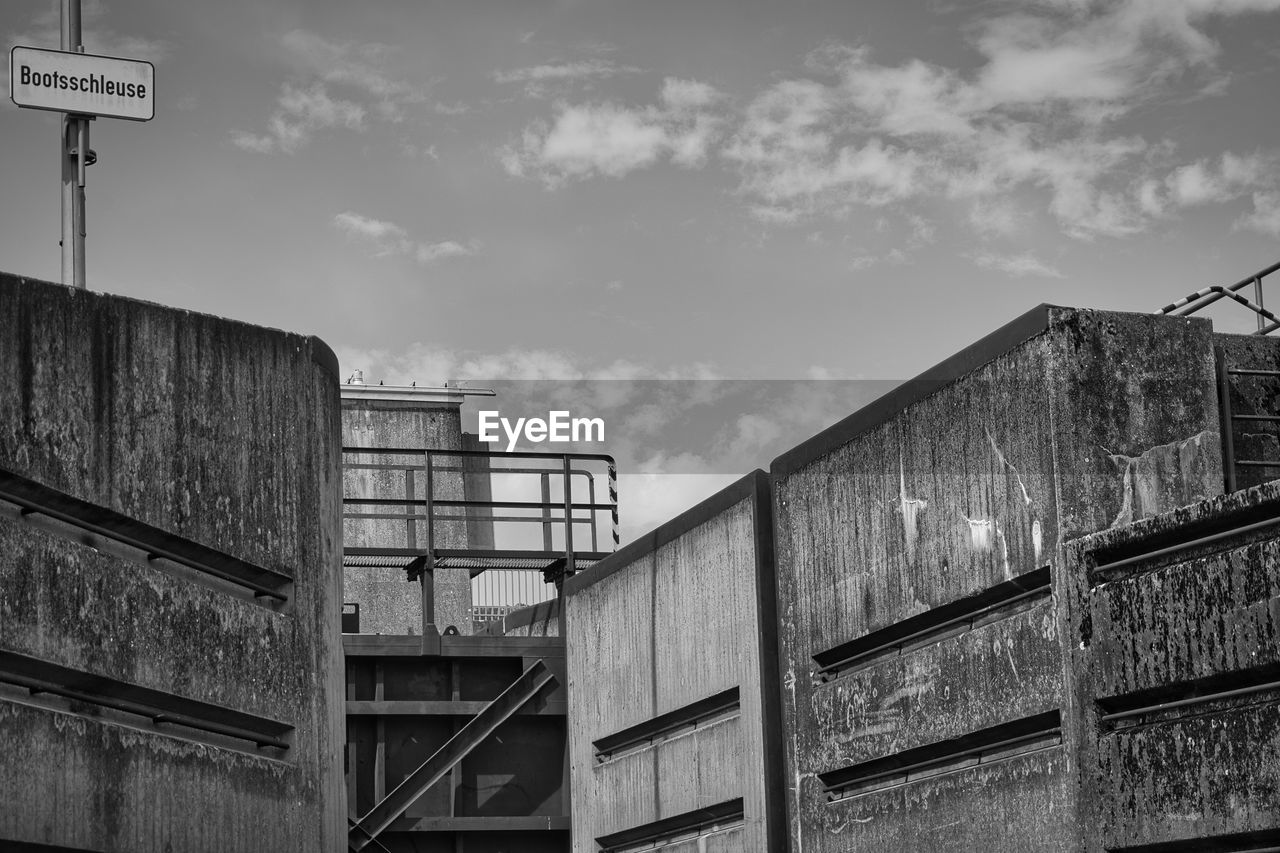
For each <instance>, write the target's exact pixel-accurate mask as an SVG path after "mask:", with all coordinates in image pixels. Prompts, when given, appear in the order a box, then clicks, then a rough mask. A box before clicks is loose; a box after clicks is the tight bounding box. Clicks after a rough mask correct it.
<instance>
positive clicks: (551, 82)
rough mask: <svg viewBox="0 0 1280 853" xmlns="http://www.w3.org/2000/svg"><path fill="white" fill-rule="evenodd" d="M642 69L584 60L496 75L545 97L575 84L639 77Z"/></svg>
mask: <svg viewBox="0 0 1280 853" xmlns="http://www.w3.org/2000/svg"><path fill="white" fill-rule="evenodd" d="M641 70H642V69H639V68H634V67H632V66H629V65H616V64H614V63H613V62H610V61H608V60H604V59H583V60H578V61H576V62H550V63H546V64H543V65H529V66H526V67H523V68H511V69H506V70H502V69H499V70H497V71H494V72H493V75H492V76H493V79H494V82H496V83H500V84H503V85H509V84H513V83H518V84H521V85H523V86H524V93H525V95H526V96H527V97H530V98H545V97H547V96H548V94H551V93H555V92H567V91H568V87H570V86H572V85H573V84H580V83H590V82H592V81H595V80H607V79H608V78H610V77H616V76H618V75H620V74H637V73H639V72H640V71H641Z"/></svg>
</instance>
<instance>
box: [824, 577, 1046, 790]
mask: <svg viewBox="0 0 1280 853" xmlns="http://www.w3.org/2000/svg"><path fill="white" fill-rule="evenodd" d="M1015 656H1016V657H1015ZM1061 688H1062V655H1061V653H1060V651H1059V648H1058V629H1057V623H1056V621H1055V619H1054V615H1053V610H1052V608H1051V607H1050V605H1049V603H1048V602H1044V603H1042V604H1039V605H1037V606H1036V607H1034V608H1032V609H1030V610H1026V611H1024V612H1022V613H1019V614H1017V615H1014V616H1011V617H1009V618H1008V619H1005V620H1002V621H1000V622H995V623H992V624H990V625H984V626H982V627H980V628H977V629H975V630H972V631H968V632H966V633H964V634H961V635H960V636H957V637H951V638H948V639H946V640H942V641H940V642H938V643H936V644H934V645H930V646H925V647H924V648H920V649H917V650H915V651H911V652H907V653H905V654H903V655H901V656H895V657H891V658H888V659H885V660H882V661H881V662H879V663H877V664H875V665H873V666H871V667H869V668H867V669H861V670H857V671H854V672H851V673H849V674H847V675H842V676H840V677H839V678H836V679H833V680H832V681H829V682H827V683H825V684H819V685H817V686H815V687H814V689H813V695H812V698H811V700H810V711H811V713H812V719H813V723H814V725H813V728H811V729H808V730H807V731H805V732H803V733H802V737H801V740H800V741H799V742H800V748H801V750H802V751H803V752H804V753H805V754H806V755H808V756H810V757H811V759H810V760H811V761H812V762H813V764H812V766H813V767H814V770H815V771H816V772H819V773H825V772H828V771H831V770H838V769H840V768H841V767H846V766H848V765H851V764H858V763H861V762H864V761H870V760H872V759H874V758H879V757H881V756H884V755H891V754H893V753H896V752H903V751H905V750H908V749H914V748H916V747H920V746H925V745H926V744H930V743H936V742H938V741H943V740H949V739H951V738H954V737H959V736H960V735H963V734H966V733H968V732H971V731H974V730H977V729H985V728H989V727H991V726H994V725H996V724H998V723H1001V722H1004V721H1006V720H1010V719H1019V718H1021V717H1031V716H1034V715H1036V714H1039V713H1041V712H1043V711H1052V710H1053V709H1055V708H1057V707H1059V706H1060V705H1061V704H1062V695H1061V693H1062V690H1061Z"/></svg>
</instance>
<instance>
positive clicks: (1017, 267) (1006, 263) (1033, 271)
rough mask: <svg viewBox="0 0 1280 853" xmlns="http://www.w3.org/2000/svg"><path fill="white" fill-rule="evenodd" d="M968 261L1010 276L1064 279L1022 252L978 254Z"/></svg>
mask: <svg viewBox="0 0 1280 853" xmlns="http://www.w3.org/2000/svg"><path fill="white" fill-rule="evenodd" d="M969 257H970V259H971V260H972V261H973V262H974V263H975V264H977V265H978V266H980V267H982V268H984V269H989V270H999V271H1000V272H1003V273H1007V274H1008V275H1011V276H1017V277H1023V276H1029V275H1038V276H1043V277H1045V278H1064V277H1065V276H1063V274H1062V273H1061V272H1059V271H1058V270H1056V269H1054V268H1053V267H1051V266H1049V265H1048V264H1045V263H1044V262H1042V261H1040V260H1039V259H1038V258H1036V257H1035V256H1034V255H1033V254H1031V253H1030V252H1023V253H1022V254H1018V255H1002V254H995V253H992V252H980V253H978V254H974V255H970V256H969Z"/></svg>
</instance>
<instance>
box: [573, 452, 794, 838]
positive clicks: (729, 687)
mask: <svg viewBox="0 0 1280 853" xmlns="http://www.w3.org/2000/svg"><path fill="white" fill-rule="evenodd" d="M771 530H772V528H771V523H770V520H769V517H768V499H767V484H766V480H765V477H764V475H763V473H762V472H756V473H755V474H753V475H749V476H748V477H746V478H744V479H743V480H741V481H739V482H738V483H737V484H735V485H734V486H731V487H730V488H729V489H726V490H725V491H724V492H722V493H720V494H719V495H716V496H713V497H712V498H710V499H708V500H707V501H706V502H704V503H703V504H700V505H699V506H697V507H695V508H693V509H692V510H690V511H688V512H687V513H685V514H683V515H681V516H679V517H678V518H676V519H674V520H672V521H671V522H668V523H667V524H666V525H664V526H663V527H661V528H659V529H658V530H656V531H654V532H653V533H652V534H650V535H649V536H647V537H645V538H642V539H641V540H638V541H637V542H635V543H633V544H632V545H629V546H627V547H626V548H623V549H622V550H621V551H619V552H618V553H616V554H614V555H612V556H610V557H608V558H606V559H605V560H603V561H602V562H600V563H599V564H597V565H596V566H594V567H593V568H591V569H589V570H588V571H586V572H583V573H581V574H579V575H577V576H575V577H573V578H571V579H569V580H568V581H566V583H565V587H564V592H565V605H564V606H565V626H566V628H565V630H566V632H567V633H566V646H567V649H568V664H569V751H570V774H571V781H572V787H573V792H574V808H573V845H574V850H576V851H584V853H585V851H595V850H597V849H601V848H600V847H599V846H598V844H603V845H604V849H615V846H616V845H624V846H625V844H627V843H635V839H640V838H642V837H643V838H647V839H649V840H652V839H653V838H665V837H667V835H670V834H671V832H673V831H674V832H675V833H676V834H677V835H681V834H688V833H689V832H695V833H697V832H701V833H702V834H704V835H706V836H707V840H706V841H705V842H703V843H705V844H708V845H709V846H708V847H707V849H714V850H753V851H755V850H758V851H766V850H767V851H778V850H781V849H783V844H782V836H781V830H782V823H781V819H780V818H781V803H780V793H781V792H780V788H779V787H778V786H777V785H776V784H774V783H776V782H777V781H779V771H780V762H781V756H780V754H779V753H778V747H779V746H780V742H779V738H778V732H777V716H776V714H777V711H776V703H777V693H776V690H775V685H776V671H775V669H774V662H775V660H776V657H775V653H774V647H773V645H772V637H773V632H772V630H771V629H770V628H769V627H766V626H770V625H771V624H772V621H773V617H772V607H773V579H772V574H771V569H772V561H771V560H770V556H769V551H770V547H771V546H770V540H771ZM664 832H665V833H666V835H664ZM633 836H634V839H633V838H632V837H633ZM627 839H632V840H630V841H628V840H627ZM690 843H692V844H694V845H695V846H696V845H697V843H698V842H690ZM673 849H675V848H673ZM680 849H683V847H681V848H680ZM691 849H693V848H691ZM697 849H702V848H701V847H697Z"/></svg>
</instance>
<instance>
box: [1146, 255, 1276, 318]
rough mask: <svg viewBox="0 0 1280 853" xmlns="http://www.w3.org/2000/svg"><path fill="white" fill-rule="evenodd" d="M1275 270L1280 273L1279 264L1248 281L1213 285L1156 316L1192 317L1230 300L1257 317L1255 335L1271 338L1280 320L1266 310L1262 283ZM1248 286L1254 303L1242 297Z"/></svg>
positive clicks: (1165, 307) (1166, 307) (1168, 307)
mask: <svg viewBox="0 0 1280 853" xmlns="http://www.w3.org/2000/svg"><path fill="white" fill-rule="evenodd" d="M1276 270H1280V262H1276V263H1274V264H1272V265H1271V266H1269V267H1267V268H1266V269H1264V270H1258V272H1256V273H1254V274H1253V275H1251V276H1249V277H1247V278H1242V279H1240V280H1239V281H1237V282H1236V283H1235V284H1228V285H1225V286H1223V285H1213V286H1211V287H1205V288H1202V289H1200V290H1197V291H1196V292H1195V293H1192V294H1188V295H1187V296H1184V297H1182V298H1181V299H1179V300H1178V301H1177V302H1171V303H1169V304H1168V305H1166V306H1164V307H1163V308H1161V309H1160V310H1159V311H1156V312H1155V313H1156V314H1166V315H1170V316H1173V317H1189V316H1190V315H1192V314H1195V313H1196V312H1198V311H1200V310H1202V309H1204V308H1207V307H1209V306H1210V305H1212V304H1213V303H1215V302H1217V301H1218V300H1220V299H1230V300H1232V301H1234V302H1238V303H1240V304H1241V305H1243V306H1244V307H1246V308H1248V309H1249V310H1250V311H1252V312H1253V313H1254V314H1256V315H1257V317H1258V330H1257V331H1256V332H1254V333H1253V334H1255V335H1269V334H1271V333H1272V332H1274V331H1275V330H1276V329H1280V317H1277V316H1276V315H1275V314H1273V313H1271V312H1270V311H1268V310H1267V309H1266V308H1265V307H1264V306H1263V298H1262V296H1263V295H1262V280H1263V279H1264V278H1266V277H1267V276H1269V275H1271V273H1273V272H1275V271H1276ZM1249 285H1253V299H1252V300H1250V299H1247V298H1245V297H1244V296H1241V295H1240V294H1239V292H1238V291H1241V290H1244V289H1245V288H1246V287H1248V286H1249Z"/></svg>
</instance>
